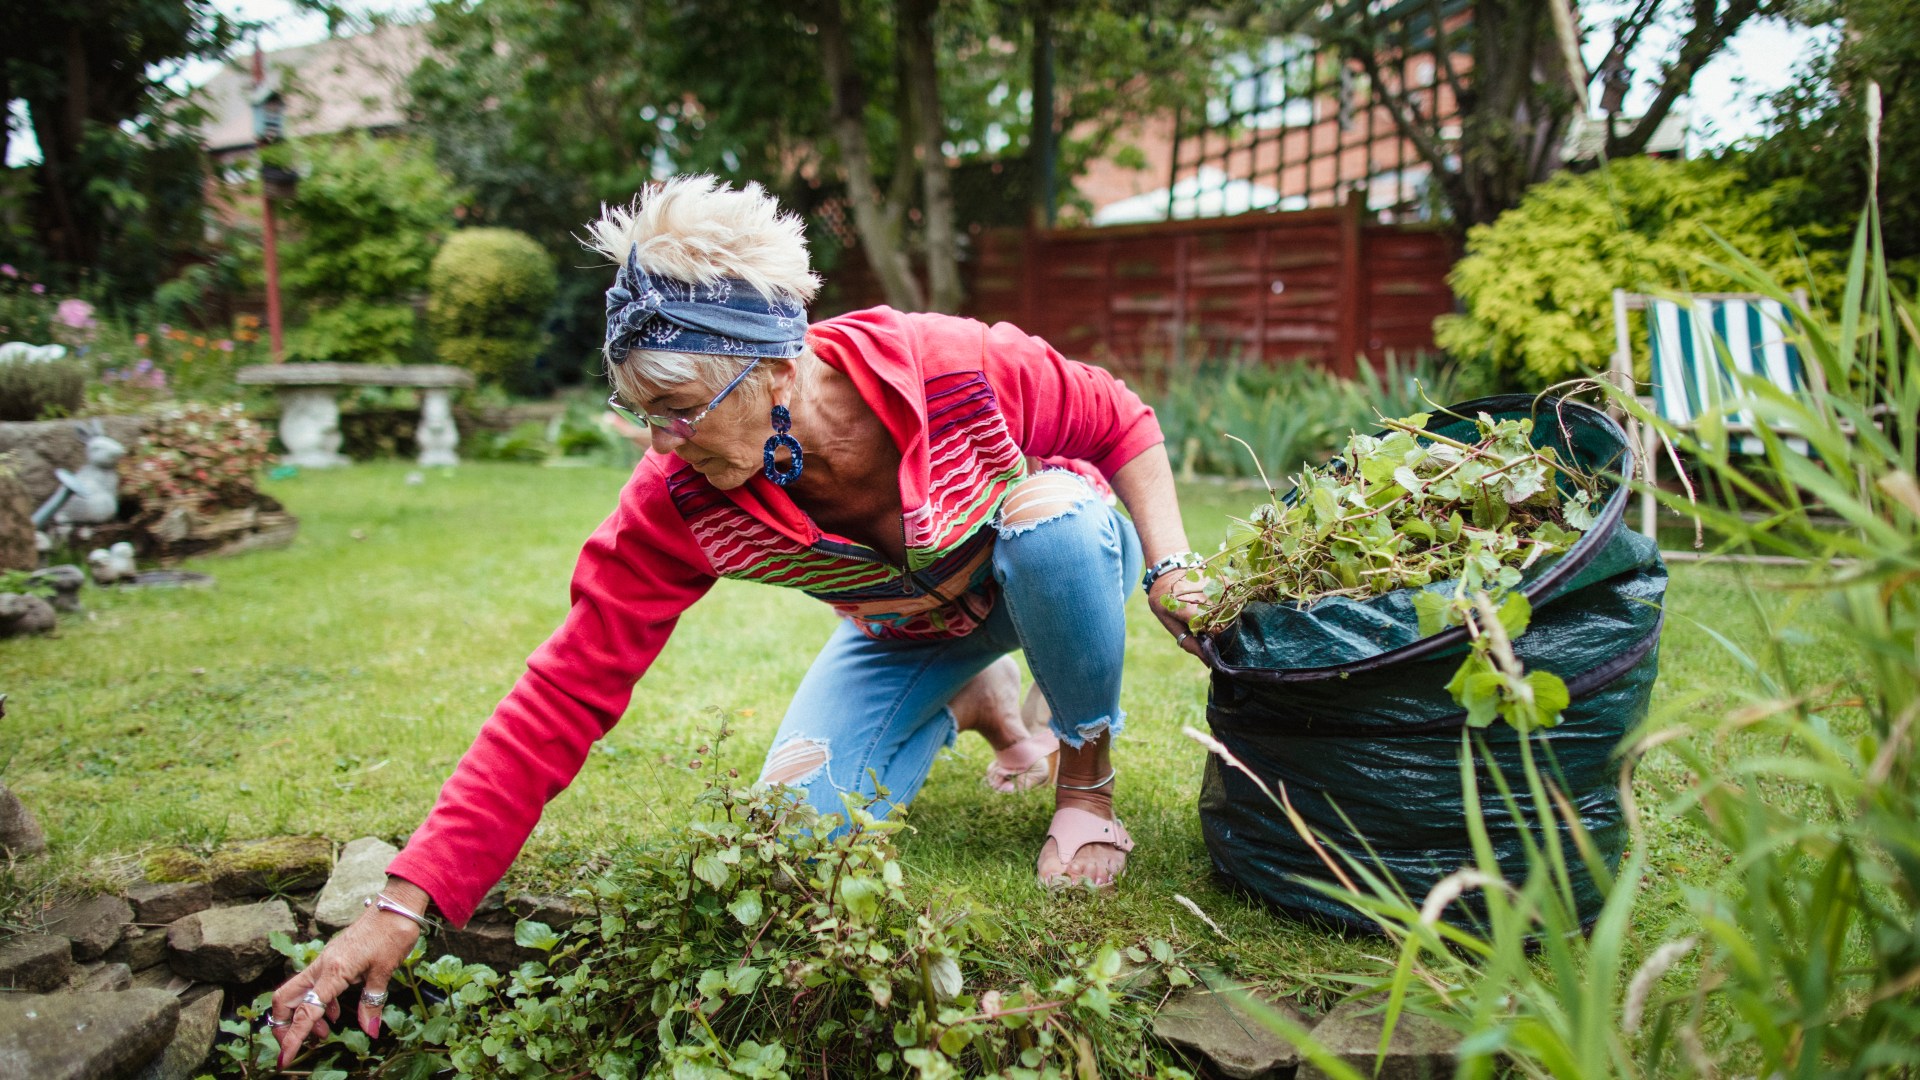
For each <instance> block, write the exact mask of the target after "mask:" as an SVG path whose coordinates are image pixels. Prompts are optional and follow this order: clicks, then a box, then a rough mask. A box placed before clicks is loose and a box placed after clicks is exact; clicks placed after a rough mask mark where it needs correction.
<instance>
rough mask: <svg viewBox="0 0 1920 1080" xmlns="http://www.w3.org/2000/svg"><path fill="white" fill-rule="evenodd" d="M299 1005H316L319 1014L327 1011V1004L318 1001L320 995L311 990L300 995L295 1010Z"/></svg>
mask: <svg viewBox="0 0 1920 1080" xmlns="http://www.w3.org/2000/svg"><path fill="white" fill-rule="evenodd" d="M300 1005H316V1006H319V1008H320V1011H321V1012H326V1011H327V1003H326V1002H324V1001H322V1000H320V995H319V994H316V993H314V992H313V991H311V990H309V991H307V992H306V993H304V994H301V995H300V1001H299V1003H298V1004H297V1005H296V1006H295V1008H298V1007H299V1006H300Z"/></svg>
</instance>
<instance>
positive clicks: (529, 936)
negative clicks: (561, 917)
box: [513, 919, 560, 952]
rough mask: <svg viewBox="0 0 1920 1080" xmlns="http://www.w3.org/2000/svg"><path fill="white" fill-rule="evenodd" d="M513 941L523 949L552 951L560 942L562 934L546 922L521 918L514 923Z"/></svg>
mask: <svg viewBox="0 0 1920 1080" xmlns="http://www.w3.org/2000/svg"><path fill="white" fill-rule="evenodd" d="M513 943H514V944H515V945H518V946H520V947H521V948H523V949H538V950H540V951H541V952H552V951H553V947H554V946H555V945H558V944H560V935H559V934H557V933H554V931H553V928H552V927H550V926H548V925H547V924H546V923H543V922H535V921H533V920H532V919H521V920H520V921H519V922H517V923H514V924H513Z"/></svg>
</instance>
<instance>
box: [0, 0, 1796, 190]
mask: <svg viewBox="0 0 1920 1080" xmlns="http://www.w3.org/2000/svg"><path fill="white" fill-rule="evenodd" d="M214 6H215V7H216V8H217V9H219V10H220V11H222V12H224V13H226V14H228V15H232V16H235V17H237V18H242V19H249V20H254V21H258V22H261V23H264V24H266V25H265V29H264V30H263V31H262V33H261V36H260V41H261V44H262V45H263V46H264V47H265V48H266V49H267V51H269V52H272V51H274V50H276V49H282V48H287V47H289V46H293V45H305V44H308V43H310V42H314V41H318V40H320V39H321V38H324V37H325V36H326V33H327V24H326V20H325V19H323V18H321V17H320V16H318V15H314V14H309V13H303V12H299V11H297V10H295V8H294V5H293V4H292V2H291V0H215V4H214ZM347 6H348V7H349V8H350V9H352V10H356V11H363V12H380V13H385V14H394V15H403V14H406V13H408V12H410V11H415V10H418V9H419V8H420V7H421V6H422V5H421V4H420V3H419V2H417V0H412V2H410V0H348V4H347ZM1628 6H1629V3H1628V2H1626V0H1587V2H1585V3H1582V4H1581V5H1580V7H1581V12H1582V15H1583V16H1584V17H1585V18H1586V19H1588V20H1589V21H1590V22H1598V23H1601V24H1602V25H1603V26H1604V24H1605V23H1606V20H1608V19H1609V18H1611V17H1612V16H1613V15H1614V14H1615V13H1616V12H1618V11H1619V10H1621V9H1623V8H1626V7H1628ZM1673 6H1675V7H1677V6H1679V5H1673ZM1819 34H1820V32H1818V31H1809V30H1806V29H1804V28H1801V27H1794V26H1789V25H1787V24H1785V23H1782V22H1780V21H1778V20H1750V21H1749V22H1748V24H1747V25H1746V26H1744V27H1742V28H1741V31H1740V33H1739V34H1738V35H1736V36H1735V37H1734V39H1733V41H1732V42H1731V43H1730V44H1729V46H1728V47H1727V48H1726V49H1725V50H1723V51H1722V52H1721V53H1719V54H1718V55H1716V56H1715V57H1714V58H1713V60H1712V61H1710V62H1709V63H1708V64H1707V66H1706V67H1705V68H1703V69H1701V71H1700V73H1699V74H1698V75H1696V76H1695V77H1694V81H1693V93H1692V94H1691V95H1690V99H1691V106H1692V108H1691V115H1692V118H1693V135H1692V139H1691V148H1692V149H1693V150H1695V151H1696V152H1697V151H1702V150H1707V149H1713V148H1717V147H1721V146H1725V145H1727V144H1729V143H1732V142H1735V141H1737V140H1739V139H1742V138H1745V137H1747V136H1750V135H1753V134H1756V133H1757V132H1758V130H1759V125H1760V121H1761V119H1762V113H1761V111H1760V110H1759V109H1758V108H1757V107H1756V106H1755V105H1754V104H1753V102H1752V99H1753V98H1754V97H1755V96H1756V95H1758V94H1761V93H1764V92H1766V91H1769V90H1775V89H1778V88H1780V87H1782V86H1784V85H1786V84H1787V83H1788V82H1789V81H1790V80H1791V79H1792V76H1793V74H1794V71H1795V69H1796V68H1797V67H1798V66H1799V62H1800V60H1801V58H1802V57H1803V56H1805V55H1806V54H1807V53H1808V52H1809V51H1810V50H1811V49H1813V48H1814V47H1815V46H1816V45H1817V44H1818V43H1819V40H1820V38H1819ZM1610 37H1611V34H1610V32H1608V31H1606V30H1603V31H1602V32H1599V33H1595V34H1593V35H1591V40H1590V41H1589V42H1588V46H1587V49H1586V53H1587V62H1588V63H1589V65H1591V64H1594V63H1597V62H1598V61H1599V59H1600V57H1601V56H1602V55H1603V54H1604V53H1605V51H1606V47H1607V43H1608V40H1609V39H1610ZM1672 41H1673V34H1672V33H1670V32H1664V31H1663V30H1662V28H1658V27H1656V28H1655V29H1654V30H1653V31H1650V32H1649V33H1648V35H1647V37H1646V40H1645V43H1644V44H1645V47H1646V49H1648V50H1650V51H1651V50H1660V51H1662V52H1665V51H1670V46H1671V43H1672ZM1642 67H1643V68H1644V69H1645V70H1646V71H1647V72H1649V73H1651V72H1652V70H1653V67H1654V65H1653V64H1651V63H1647V64H1643V65H1642ZM216 70H218V65H217V64H213V63H200V64H195V65H191V66H189V67H188V68H187V69H186V70H185V71H183V72H182V74H181V78H182V79H183V80H184V81H185V82H186V83H188V84H189V85H193V84H198V83H202V82H205V81H206V80H207V79H208V78H209V77H211V76H212V74H213V73H214V71H216ZM1652 96H1653V91H1652V89H1651V87H1650V86H1649V85H1646V84H1645V78H1644V77H1643V80H1642V84H1641V85H1637V86H1636V87H1635V89H1634V91H1633V92H1632V93H1630V94H1629V95H1628V97H1627V102H1626V111H1627V112H1628V113H1629V114H1632V113H1634V112H1637V111H1638V110H1639V109H1641V108H1644V107H1645V105H1646V103H1647V101H1648V100H1649V99H1651V98H1652ZM15 111H16V114H17V113H18V110H15ZM22 119H24V118H23V117H21V116H19V115H15V116H14V117H13V120H14V138H13V140H12V145H11V152H10V153H9V155H8V161H7V164H8V165H19V164H24V163H26V162H28V161H31V160H35V159H37V157H38V155H39V151H38V148H37V147H35V146H34V145H33V144H32V141H31V137H30V136H29V137H26V138H23V137H22V131H21V128H22V126H23V125H22V124H21V123H20V121H21V120H22Z"/></svg>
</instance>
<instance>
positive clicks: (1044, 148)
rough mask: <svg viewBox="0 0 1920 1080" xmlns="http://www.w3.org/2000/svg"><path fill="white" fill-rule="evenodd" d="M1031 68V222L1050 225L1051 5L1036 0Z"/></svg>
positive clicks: (1045, 0)
mask: <svg viewBox="0 0 1920 1080" xmlns="http://www.w3.org/2000/svg"><path fill="white" fill-rule="evenodd" d="M1029 63H1030V65H1031V67H1032V76H1031V79H1032V84H1033V122H1032V124H1031V125H1030V130H1029V133H1028V135H1027V150H1028V154H1029V155H1030V161H1031V164H1030V165H1029V167H1028V170H1027V171H1028V173H1029V175H1030V180H1029V181H1028V182H1029V183H1031V184H1032V185H1033V200H1034V203H1033V205H1034V211H1035V213H1034V224H1035V225H1036V226H1039V227H1041V228H1048V229H1050V228H1052V227H1053V215H1054V191H1053V185H1054V179H1053V169H1054V159H1055V157H1056V156H1057V155H1056V153H1055V151H1054V138H1053V5H1052V4H1051V3H1050V2H1049V0H1039V2H1038V3H1037V4H1035V5H1034V8H1033V55H1032V56H1031V58H1030V60H1029Z"/></svg>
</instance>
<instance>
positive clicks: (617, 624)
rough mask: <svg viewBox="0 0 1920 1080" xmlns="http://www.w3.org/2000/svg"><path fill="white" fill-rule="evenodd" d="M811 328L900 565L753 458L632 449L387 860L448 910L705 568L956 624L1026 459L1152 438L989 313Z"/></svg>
mask: <svg viewBox="0 0 1920 1080" xmlns="http://www.w3.org/2000/svg"><path fill="white" fill-rule="evenodd" d="M808 339H809V342H810V343H811V344H812V346H813V350H814V354H815V355H816V356H818V357H819V358H820V359H821V360H822V361H823V362H825V363H827V364H830V365H832V366H833V367H834V368H835V369H837V370H838V371H840V372H842V373H844V374H845V375H847V376H848V377H849V378H850V379H851V380H852V381H853V383H854V385H855V386H856V387H857V388H858V390H859V392H860V395H861V397H862V399H863V400H865V402H866V403H867V405H868V406H870V407H871V408H872V409H873V411H874V413H875V414H876V415H877V416H879V417H880V419H881V421H882V423H883V424H885V426H886V428H887V430H888V431H889V432H891V433H892V435H893V437H894V441H895V443H896V444H897V445H898V446H899V447H900V452H901V461H900V505H901V507H902V508H903V514H902V519H901V529H902V535H903V536H904V538H905V541H906V550H907V560H906V565H905V566H896V565H893V564H890V563H888V562H887V561H886V560H885V559H883V558H881V557H880V556H879V555H878V554H877V553H876V552H874V551H872V550H871V549H869V548H866V547H864V546H861V545H857V544H854V543H852V542H850V541H847V540H846V539H845V538H842V537H835V536H832V535H830V534H827V533H824V532H822V531H821V530H820V529H819V528H818V527H817V526H816V525H814V523H813V522H812V520H811V519H810V518H808V517H807V516H806V515H805V514H804V513H802V512H801V511H800V510H799V508H798V507H796V506H795V505H794V504H793V501H792V500H791V499H789V498H787V496H786V494H785V493H784V492H782V491H781V490H780V489H779V488H778V487H777V486H775V485H774V484H772V483H770V482H768V481H767V480H766V479H765V478H764V477H760V476H755V477H754V478H753V479H752V480H750V481H748V482H747V483H746V484H744V485H742V486H741V487H739V488H736V489H734V490H732V491H718V490H716V489H715V488H713V487H712V485H710V484H708V483H707V482H706V481H705V479H704V478H703V477H701V476H700V475H699V474H698V473H697V472H694V471H693V470H692V469H691V468H690V467H688V466H686V465H685V463H683V462H681V461H680V460H679V459H678V458H675V457H673V456H671V455H663V454H659V453H653V452H649V453H648V454H647V455H646V457H645V458H644V459H642V461H641V462H640V465H639V466H638V467H637V468H636V469H635V470H634V474H633V477H632V478H631V479H630V480H629V481H628V482H627V485H626V487H625V488H624V489H623V490H622V491H621V494H620V503H619V506H618V507H617V508H615V510H614V512H613V513H612V515H610V516H609V517H608V518H607V520H606V521H604V522H602V523H601V525H600V527H599V528H598V529H596V530H595V531H594V533H593V536H592V537H591V538H590V539H589V540H588V541H587V543H586V546H585V548H583V549H582V551H581V553H580V560H579V563H578V564H577V565H576V567H575V569H574V575H573V584H572V599H573V604H572V608H571V610H570V611H569V613H568V615H567V618H566V621H565V622H563V623H562V624H561V626H560V628H559V629H558V630H556V631H555V632H554V633H553V635H552V636H551V637H549V638H548V639H547V641H546V642H545V643H544V644H542V645H541V646H540V647H539V648H538V649H536V650H534V653H533V655H532V656H531V657H530V658H528V661H527V670H526V672H525V673H524V674H522V675H521V677H520V679H519V681H518V682H516V683H515V684H514V687H513V689H512V690H511V691H510V692H509V693H508V694H507V696H506V698H505V699H504V700H502V701H501V702H500V704H499V706H498V707H496V708H495V710H494V713H493V715H492V716H491V717H490V718H489V719H488V720H487V722H486V723H485V724H484V725H482V727H481V729H480V733H479V735H478V737H476V738H475V740H474V743H473V746H472V747H471V748H470V749H468V751H467V753H466V755H465V756H463V757H462V758H461V760H460V763H459V765H458V766H457V767H456V768H455V769H454V773H453V776H452V777H451V778H449V779H448V781H447V783H446V784H445V786H443V787H442V788H441V790H440V797H439V799H438V801H437V802H436V803H435V804H434V807H433V811H432V813H430V814H429V815H428V817H427V820H426V822H425V824H423V825H422V826H421V827H420V828H419V829H418V830H417V831H416V832H415V833H414V834H413V837H412V838H411V839H410V840H409V841H408V843H407V847H406V850H404V851H402V852H401V853H400V855H399V857H398V858H396V859H395V860H394V861H393V863H392V864H391V866H390V867H389V872H390V873H392V874H395V875H397V876H399V877H402V878H405V879H406V880H408V881H411V882H413V883H415V884H417V885H419V886H421V887H422V888H424V889H426V891H427V893H428V894H429V895H431V896H432V897H433V900H434V903H435V904H436V905H437V906H438V907H439V908H440V910H441V912H442V913H443V914H444V915H445V916H446V917H447V918H448V919H450V920H452V921H453V922H454V923H456V924H464V923H465V922H466V921H467V919H468V918H470V917H471V916H472V914H473V909H474V907H475V906H476V905H477V904H478V903H479V901H480V899H481V897H482V896H484V895H485V894H486V892H487V890H488V889H489V888H491V887H492V886H493V884H494V882H496V881H498V880H499V879H500V877H501V876H502V875H504V874H505V873H506V869H507V867H508V866H509V865H510V864H511V863H512V861H513V859H514V857H515V856H516V855H517V854H519V851H520V848H521V846H522V845H524V844H525V842H526V838H527V836H528V835H529V834H530V833H531V832H532V830H533V826H534V824H535V823H536V822H537V821H538V820H539V817H540V813H541V811H542V810H543V809H544V808H545V806H546V804H547V802H548V800H550V799H552V798H553V797H554V796H555V795H557V794H559V793H560V791H561V790H562V789H564V788H565V787H566V786H567V784H569V783H570V782H572V780H573V777H574V775H575V774H576V773H577V772H578V771H579V769H580V766H581V764H582V763H583V762H584V761H585V760H586V755H587V752H588V750H589V749H590V748H591V747H592V745H593V743H594V741H595V740H597V739H599V738H601V737H602V736H604V735H605V734H606V733H607V731H608V730H610V729H611V728H612V727H613V725H614V724H615V723H616V722H617V721H618V720H619V718H620V716H621V714H622V713H624V712H625V711H626V708H627V705H628V704H629V702H630V700H631V698H632V694H633V687H634V684H635V682H637V681H638V680H639V679H640V677H641V676H642V675H644V674H645V673H646V671H647V669H648V667H650V666H651V665H652V663H653V660H654V658H655V657H656V656H658V655H659V653H660V650H661V648H662V647H663V646H665V644H666V641H667V637H668V635H670V634H671V633H672V631H673V627H674V624H675V622H676V621H677V620H678V618H679V616H680V614H681V613H682V612H683V611H685V610H686V609H687V608H688V607H689V606H691V605H692V604H693V603H694V602H695V601H696V600H698V599H699V598H700V597H701V596H703V595H705V593H706V591H707V590H708V589H709V588H711V587H712V585H713V583H714V581H715V580H717V579H719V578H722V577H731V578H739V579H744V580H750V581H760V582H766V583H768V584H772V585H780V586H785V587H788V588H797V589H801V590H804V591H806V592H807V593H809V594H810V595H813V596H815V597H818V598H819V599H821V600H824V601H826V602H827V603H829V604H832V605H833V606H834V608H835V609H836V610H838V611H839V612H840V613H841V614H843V615H844V616H846V617H848V618H850V619H853V620H855V621H856V622H857V623H858V625H859V626H860V627H861V629H863V630H864V631H865V632H867V633H868V634H870V635H872V636H875V637H894V638H906V639H937V638H941V637H950V636H957V635H960V634H965V633H967V632H968V631H970V630H972V629H973V628H974V627H975V626H976V625H978V624H979V622H980V620H982V619H984V618H985V617H986V615H987V613H988V612H989V611H991V609H992V604H993V599H994V598H993V594H992V587H991V583H990V580H989V575H988V557H989V555H990V554H991V546H992V542H993V536H994V533H993V530H992V529H991V528H990V527H989V526H990V524H991V522H992V521H993V518H994V516H995V514H996V513H997V511H998V510H999V506H1000V502H1001V500H1002V499H1004V498H1005V496H1006V493H1007V489H1008V487H1009V486H1010V485H1011V484H1012V483H1013V482H1014V481H1016V480H1018V479H1019V478H1020V477H1021V476H1023V475H1025V470H1026V467H1027V466H1026V462H1027V461H1028V460H1029V459H1044V458H1054V459H1072V460H1077V461H1081V462H1085V463H1086V464H1087V465H1089V466H1091V467H1092V468H1093V469H1094V470H1096V471H1097V472H1098V473H1099V474H1100V475H1101V476H1103V477H1106V478H1109V479H1111V477H1112V476H1113V474H1114V473H1116V472H1118V471H1119V470H1120V468H1121V467H1122V466H1124V465H1125V464H1126V463H1127V462H1129V461H1131V460H1133V458H1134V457H1135V456H1137V455H1138V454H1139V453H1140V452H1141V451H1143V450H1146V449H1147V448H1148V447H1151V446H1154V445H1156V444H1158V443H1159V442H1160V441H1161V435H1160V427H1159V424H1158V423H1157V422H1156V421H1155V420H1154V417H1153V411H1152V410H1151V409H1149V408H1147V407H1146V406H1145V405H1144V404H1142V403H1141V401H1140V399H1139V397H1138V396H1136V395H1135V394H1134V393H1133V392H1132V391H1131V390H1129V389H1127V387H1126V385H1125V384H1124V383H1122V382H1120V381H1119V380H1117V379H1115V378H1114V377H1113V376H1111V375H1109V374H1108V373H1106V372H1105V371H1103V370H1101V369H1099V368H1096V367H1091V366H1088V365H1086V364H1080V363H1077V362H1074V361H1071V360H1068V359H1066V358H1065V357H1062V356H1061V355H1060V354H1059V353H1058V352H1056V351H1054V350H1053V348H1052V347H1050V346H1048V345H1047V344H1046V343H1045V342H1043V341H1041V340H1039V339H1038V338H1034V337H1031V336H1028V335H1027V334H1024V333H1022V332H1020V331H1019V330H1018V329H1016V328H1014V327H1012V326H1009V325H1007V324H1005V323H1000V324H996V325H994V326H986V325H983V324H981V323H977V322H973V321H971V320H967V319H958V318H953V317H951V316H945V315H925V314H903V313H901V312H897V311H893V310H891V309H889V308H873V309H870V310H867V311H858V312H854V313H852V314H848V315H843V316H840V317H838V318H834V319H828V320H825V321H822V322H819V323H815V324H814V325H813V326H812V327H811V328H810V329H809V331H808Z"/></svg>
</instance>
